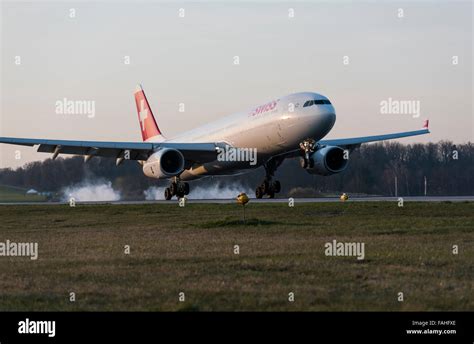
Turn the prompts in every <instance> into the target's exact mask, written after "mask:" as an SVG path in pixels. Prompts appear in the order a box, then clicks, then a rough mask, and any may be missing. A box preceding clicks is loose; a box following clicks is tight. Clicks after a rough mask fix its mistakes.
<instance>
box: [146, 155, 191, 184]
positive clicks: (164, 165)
mask: <svg viewBox="0 0 474 344" xmlns="http://www.w3.org/2000/svg"><path fill="white" fill-rule="evenodd" d="M184 163H185V161H184V157H183V154H181V152H180V151H179V150H177V149H173V148H163V149H160V150H158V151H156V152H155V153H153V154H152V155H150V157H149V158H148V160H147V161H146V162H145V163H144V164H143V173H144V174H145V176H147V177H150V178H158V179H163V178H170V177H174V176H177V175H179V174H180V173H181V172H183V170H184Z"/></svg>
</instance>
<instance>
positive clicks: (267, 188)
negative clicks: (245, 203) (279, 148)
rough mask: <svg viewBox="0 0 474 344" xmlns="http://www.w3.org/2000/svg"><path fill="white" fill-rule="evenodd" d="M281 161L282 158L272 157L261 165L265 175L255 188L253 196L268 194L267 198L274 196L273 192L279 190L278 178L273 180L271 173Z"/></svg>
mask: <svg viewBox="0 0 474 344" xmlns="http://www.w3.org/2000/svg"><path fill="white" fill-rule="evenodd" d="M282 162H283V159H278V160H277V159H274V158H272V159H270V160H268V161H267V162H266V163H265V164H264V165H263V167H264V168H265V174H266V175H265V179H264V180H263V182H262V184H261V185H260V186H258V187H257V189H256V190H255V197H257V198H262V197H263V196H265V195H268V197H269V198H274V197H275V194H276V193H279V192H280V191H281V184H280V182H279V181H278V180H275V181H273V175H274V174H275V171H276V169H277V168H278V166H280V165H281V163H282Z"/></svg>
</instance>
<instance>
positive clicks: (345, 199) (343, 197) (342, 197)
mask: <svg viewBox="0 0 474 344" xmlns="http://www.w3.org/2000/svg"><path fill="white" fill-rule="evenodd" d="M340 199H341V201H343V202H345V201H347V200H348V199H349V196H348V195H347V194H346V193H345V192H344V193H343V194H342V195H341V197H340Z"/></svg>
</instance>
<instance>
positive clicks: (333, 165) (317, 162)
mask: <svg viewBox="0 0 474 344" xmlns="http://www.w3.org/2000/svg"><path fill="white" fill-rule="evenodd" d="M309 160H310V161H309V162H308V164H307V167H306V171H308V173H311V174H319V175H322V176H329V175H331V174H335V173H339V172H342V171H344V170H345V169H346V167H347V164H348V163H349V156H348V155H347V156H346V154H345V150H344V149H342V148H341V147H336V146H326V147H324V148H321V149H319V150H317V151H316V152H314V153H313V154H311V155H310V157H309ZM302 166H303V167H304V161H303V164H302Z"/></svg>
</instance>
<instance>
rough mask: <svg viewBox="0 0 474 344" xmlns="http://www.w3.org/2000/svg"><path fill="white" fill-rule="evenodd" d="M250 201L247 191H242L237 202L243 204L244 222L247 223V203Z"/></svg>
mask: <svg viewBox="0 0 474 344" xmlns="http://www.w3.org/2000/svg"><path fill="white" fill-rule="evenodd" d="M248 202H249V196H247V194H246V193H245V192H242V193H240V194H239V195H238V196H237V203H238V204H241V205H242V210H243V222H244V224H245V205H246V204H247V203H248Z"/></svg>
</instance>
